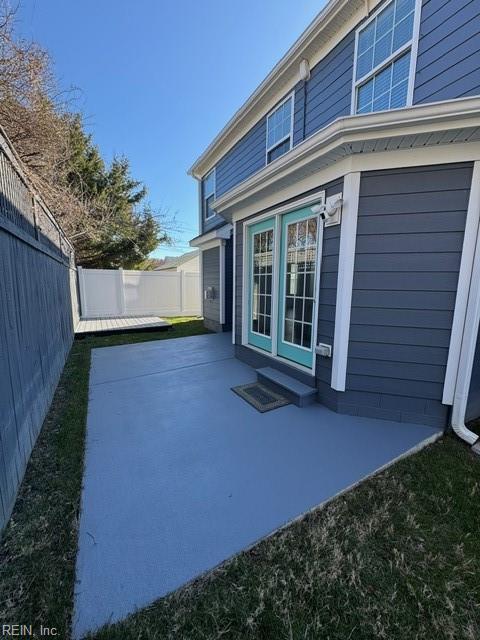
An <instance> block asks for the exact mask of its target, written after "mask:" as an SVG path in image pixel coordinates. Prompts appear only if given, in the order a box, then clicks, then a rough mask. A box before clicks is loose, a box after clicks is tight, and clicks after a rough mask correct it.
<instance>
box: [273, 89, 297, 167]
mask: <svg viewBox="0 0 480 640" xmlns="http://www.w3.org/2000/svg"><path fill="white" fill-rule="evenodd" d="M292 130H293V94H292V95H290V96H288V98H287V99H286V100H284V101H283V102H282V103H281V104H280V105H279V106H278V107H275V109H274V110H273V111H272V112H271V113H270V114H269V115H268V116H267V164H268V163H269V162H271V161H272V160H275V158H278V157H279V156H281V155H283V154H284V153H286V152H287V151H290V149H291V148H292Z"/></svg>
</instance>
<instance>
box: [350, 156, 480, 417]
mask: <svg viewBox="0 0 480 640" xmlns="http://www.w3.org/2000/svg"><path fill="white" fill-rule="evenodd" d="M471 177H472V165H471V164H459V165H443V166H435V167H420V168H411V169H398V170H388V171H375V172H368V173H364V174H362V177H361V182H360V202H359V217H358V229H357V241H356V250H355V271H354V280H353V292H352V312H351V325H350V342H349V350H348V363H347V381H346V392H345V393H339V394H338V396H337V401H338V405H337V410H338V411H340V412H341V413H353V414H359V415H366V416H370V417H378V418H386V419H391V420H399V421H405V422H417V423H422V424H432V425H438V426H445V425H446V420H447V413H448V408H447V407H446V406H444V405H442V403H441V398H442V392H443V383H444V378H445V369H446V363H447V357H448V346H449V342H450V331H451V324H452V319H453V311H454V307H455V297H456V289H457V283H458V271H459V267H460V259H461V252H462V244H463V236H464V229H465V219H466V211H467V206H468V197H469V189H470V182H471Z"/></svg>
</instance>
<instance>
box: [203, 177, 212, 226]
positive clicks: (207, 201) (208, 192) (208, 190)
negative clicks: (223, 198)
mask: <svg viewBox="0 0 480 640" xmlns="http://www.w3.org/2000/svg"><path fill="white" fill-rule="evenodd" d="M214 200H215V169H212V171H210V173H208V174H207V175H206V176H205V178H204V179H203V215H204V217H205V220H208V219H209V218H213V216H214V215H215V211H214V210H213V209H212V203H213V201H214Z"/></svg>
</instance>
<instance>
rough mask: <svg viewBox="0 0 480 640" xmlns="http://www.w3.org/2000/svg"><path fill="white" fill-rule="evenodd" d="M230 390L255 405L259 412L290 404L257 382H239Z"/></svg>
mask: <svg viewBox="0 0 480 640" xmlns="http://www.w3.org/2000/svg"><path fill="white" fill-rule="evenodd" d="M232 391H234V392H235V393H236V394H237V395H239V396H240V397H241V398H243V399H244V400H246V401H247V402H248V404H251V405H252V407H255V409H256V410H257V411H260V413H265V412H266V411H272V409H278V408H279V407H284V406H285V405H286V404H290V400H288V399H287V398H285V397H284V396H282V395H280V394H279V393H276V392H275V391H272V390H271V389H269V388H268V387H266V386H264V385H263V384H260V383H259V382H250V383H249V384H241V385H240V386H238V387H232Z"/></svg>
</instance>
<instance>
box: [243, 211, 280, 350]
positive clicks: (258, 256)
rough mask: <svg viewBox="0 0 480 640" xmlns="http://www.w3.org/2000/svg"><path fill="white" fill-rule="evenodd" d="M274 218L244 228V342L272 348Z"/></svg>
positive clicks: (268, 348)
mask: <svg viewBox="0 0 480 640" xmlns="http://www.w3.org/2000/svg"><path fill="white" fill-rule="evenodd" d="M275 250H276V249H275V218H269V219H268V220H262V222H258V223H257V224H254V225H251V226H249V227H248V261H249V296H248V301H249V304H248V342H249V344H252V345H254V346H255V347H259V348H260V349H264V350H265V351H269V352H270V353H271V351H272V328H273V327H272V315H273V305H272V298H273V286H274V285H273V264H274V259H275Z"/></svg>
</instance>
